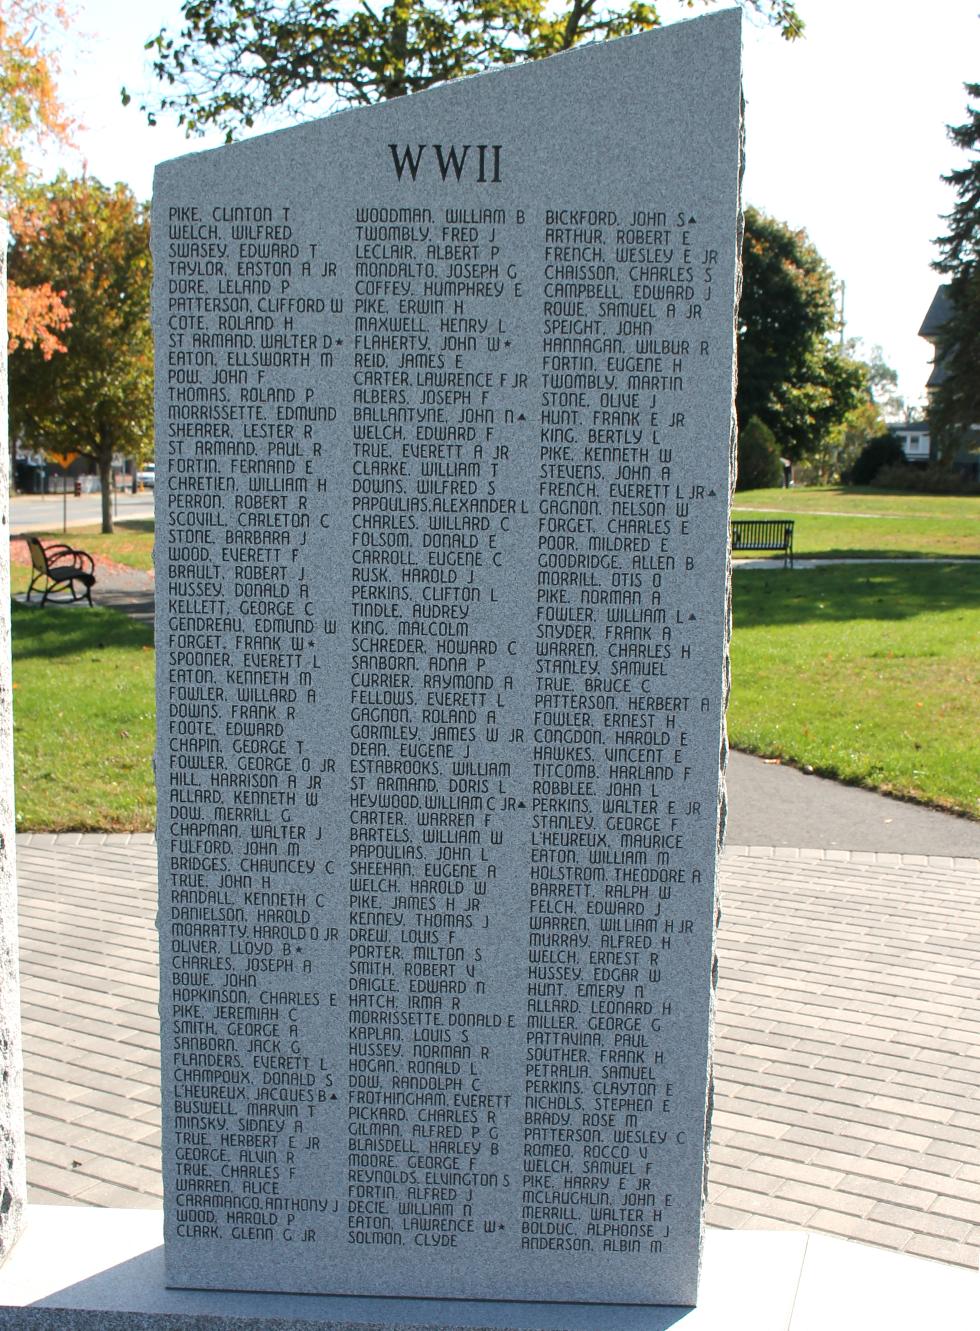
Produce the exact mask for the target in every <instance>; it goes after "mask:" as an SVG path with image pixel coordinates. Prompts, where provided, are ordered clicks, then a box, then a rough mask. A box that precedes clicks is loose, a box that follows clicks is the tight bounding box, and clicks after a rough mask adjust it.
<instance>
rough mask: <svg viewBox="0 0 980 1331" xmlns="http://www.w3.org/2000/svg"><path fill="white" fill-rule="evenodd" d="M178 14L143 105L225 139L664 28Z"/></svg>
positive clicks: (707, 0)
mask: <svg viewBox="0 0 980 1331" xmlns="http://www.w3.org/2000/svg"><path fill="white" fill-rule="evenodd" d="M713 2H714V0H701V3H703V4H711V3H713ZM695 3H696V0H684V4H685V5H686V7H687V8H693V7H694V5H695ZM741 3H744V4H746V5H747V6H749V7H750V8H752V9H754V10H756V11H757V12H759V13H760V14H763V15H765V16H766V17H767V18H769V19H770V21H771V22H772V23H774V24H775V25H777V26H778V27H779V29H780V30H781V32H782V33H783V35H784V36H785V37H788V38H792V37H798V36H799V35H800V34H801V33H802V31H803V23H802V20H801V19H800V17H799V15H798V13H797V12H796V6H795V3H794V0H741ZM181 9H182V15H183V19H184V26H183V28H182V29H181V30H180V32H179V34H178V35H177V36H175V37H174V36H171V35H170V34H169V33H168V31H167V29H166V28H164V29H162V30H161V31H160V32H159V33H158V34H157V36H156V37H154V38H152V39H151V40H150V41H149V42H148V43H147V49H148V50H152V51H153V52H154V61H153V69H154V73H155V74H156V75H157V77H158V78H159V79H161V80H162V81H163V83H164V84H165V85H166V86H167V87H168V88H169V89H171V90H172V91H169V92H167V93H165V95H163V96H162V97H161V98H160V99H159V102H158V103H157V104H156V105H154V106H148V105H146V104H144V105H143V108H142V109H143V110H144V111H145V112H146V113H147V116H148V118H149V120H150V122H151V124H152V123H153V122H154V120H155V117H156V115H157V114H158V112H160V111H176V112H177V114H178V118H179V121H180V123H181V124H182V125H184V126H185V127H186V129H187V132H188V133H197V132H201V131H203V130H204V129H206V128H208V127H217V128H220V129H223V130H224V131H225V134H226V137H227V138H229V139H231V138H232V137H233V135H234V134H235V132H236V131H237V130H238V129H240V128H241V127H242V126H245V127H248V126H251V125H252V124H253V123H254V121H255V119H256V117H257V116H259V115H261V114H263V113H264V112H267V111H270V110H286V111H287V112H299V111H303V110H305V111H308V109H309V108H310V107H311V106H313V105H316V104H317V103H318V102H321V101H322V100H323V98H324V97H332V98H334V99H336V100H339V101H342V102H347V103H350V104H354V105H358V104H367V103H370V102H379V101H385V100H387V99H388V98H392V97H401V96H404V95H405V94H406V93H413V92H419V91H420V90H421V89H423V88H430V87H432V85H433V84H436V83H442V82H445V81H446V80H447V79H455V78H460V77H461V76H462V75H464V74H475V73H478V72H479V71H480V70H483V69H487V68H489V67H490V66H491V65H508V64H513V63H515V62H517V61H521V60H534V59H537V58H538V57H540V56H546V55H553V54H554V53H555V52H557V51H567V50H569V49H570V48H571V47H573V46H576V45H578V44H579V43H580V42H588V41H600V40H604V39H606V38H609V37H619V36H623V35H624V34H626V33H631V32H641V31H643V30H645V29H647V28H653V27H656V26H657V25H658V24H659V23H660V16H659V14H658V12H657V8H656V5H655V4H653V3H648V0H625V3H624V4H622V5H621V6H620V7H616V5H615V4H613V3H610V4H604V3H603V0H559V4H558V6H557V8H552V7H550V6H547V5H546V4H544V3H543V0H390V3H389V4H387V5H386V6H385V7H384V8H378V7H377V6H375V5H374V4H372V3H370V2H369V0H359V3H357V4H355V5H353V6H351V8H350V9H349V10H347V9H345V10H344V11H343V12H342V11H341V10H340V9H338V7H337V6H336V5H335V4H334V3H333V0H254V2H253V3H250V4H243V3H242V0H183V4H182V6H181ZM123 101H124V102H128V101H129V96H128V94H127V92H126V90H125V89H123Z"/></svg>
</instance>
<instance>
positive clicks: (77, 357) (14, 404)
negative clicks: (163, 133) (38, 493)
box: [10, 174, 153, 532]
mask: <svg viewBox="0 0 980 1331" xmlns="http://www.w3.org/2000/svg"><path fill="white" fill-rule="evenodd" d="M15 225H16V234H17V243H16V245H15V246H14V249H13V252H12V254H11V258H10V271H11V275H12V276H13V277H14V278H15V279H16V280H17V281H18V282H19V283H21V284H22V285H24V286H30V285H39V284H41V283H43V282H46V281H52V280H56V281H57V282H58V283H59V284H60V285H61V286H63V287H64V289H65V299H66V300H67V302H68V304H69V306H70V307H71V310H72V322H71V326H70V328H68V329H67V330H66V331H65V334H64V337H65V345H66V351H65V354H64V355H61V356H54V357H49V358H45V356H44V353H43V351H42V349H41V348H40V347H37V346H34V347H25V346H21V347H18V348H17V349H16V350H15V351H14V352H13V354H12V355H11V358H10V418H11V425H12V427H13V428H14V430H16V431H19V432H20V433H21V434H22V435H23V436H24V437H25V438H26V439H29V440H30V442H31V443H32V444H33V445H34V446H35V447H39V448H43V449H46V450H49V451H51V452H57V453H66V452H79V453H82V454H84V455H85V456H87V457H90V458H92V459H94V461H95V462H96V464H97V466H98V469H99V478H100V481H101V484H102V530H103V531H106V532H111V531H112V496H111V478H112V458H113V454H114V453H115V452H117V451H119V450H125V451H127V452H131V453H134V454H137V455H138V454H140V453H143V452H145V451H148V450H149V448H150V447H151V442H152V430H153V352H152V337H151V333H150V316H149V311H150V250H149V231H150V225H149V210H148V209H147V208H145V207H144V206H142V205H141V204H139V203H137V201H136V199H135V198H134V197H133V195H132V194H131V193H130V191H129V190H128V189H127V188H126V186H124V185H115V186H112V187H109V186H107V185H103V184H100V182H99V181H97V180H94V179H92V178H91V177H85V178H83V179H81V180H72V179H69V178H68V177H67V176H65V175H64V174H62V175H59V176H58V178H57V179H56V180H55V181H54V182H53V183H51V184H49V185H44V186H39V187H37V188H36V189H35V190H34V191H33V192H32V194H31V195H30V197H29V198H28V199H26V200H25V201H24V203H23V204H22V205H21V206H20V208H19V209H18V211H17V212H16V213H15Z"/></svg>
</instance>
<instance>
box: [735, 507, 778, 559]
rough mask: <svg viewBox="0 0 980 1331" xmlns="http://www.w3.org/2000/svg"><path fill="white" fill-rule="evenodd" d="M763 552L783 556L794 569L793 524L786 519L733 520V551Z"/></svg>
mask: <svg viewBox="0 0 980 1331" xmlns="http://www.w3.org/2000/svg"><path fill="white" fill-rule="evenodd" d="M736 550H739V551H741V550H761V551H764V552H766V553H770V552H772V553H775V554H781V555H782V556H783V564H784V566H785V565H786V564H788V565H789V567H790V568H792V567H793V524H792V522H788V521H787V520H786V519H785V518H732V551H733V553H734V551H736Z"/></svg>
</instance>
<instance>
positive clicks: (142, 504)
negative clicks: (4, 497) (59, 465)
mask: <svg viewBox="0 0 980 1331" xmlns="http://www.w3.org/2000/svg"><path fill="white" fill-rule="evenodd" d="M113 503H114V512H115V515H116V517H117V518H118V519H119V520H120V521H125V520H126V519H127V518H152V517H153V494H152V493H151V492H149V491H147V492H146V493H144V494H139V495H134V494H120V495H118V496H116V497H115V499H114V501H113ZM64 513H67V517H68V530H69V531H74V529H75V528H76V527H95V526H97V525H99V524H100V523H101V522H102V496H101V495H98V494H93V495H80V496H79V497H78V498H77V499H76V498H75V496H74V495H73V494H69V495H68V498H67V500H63V499H62V497H61V495H60V494H59V495H53V494H52V495H15V496H14V497H13V498H12V499H11V501H10V531H11V533H12V535H15V536H16V535H18V534H19V533H22V532H35V531H36V532H41V531H61V530H62V522H63V514H64Z"/></svg>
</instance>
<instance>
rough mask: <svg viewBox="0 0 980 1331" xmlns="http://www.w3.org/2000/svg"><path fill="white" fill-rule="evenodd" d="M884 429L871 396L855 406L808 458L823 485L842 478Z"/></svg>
mask: <svg viewBox="0 0 980 1331" xmlns="http://www.w3.org/2000/svg"><path fill="white" fill-rule="evenodd" d="M884 428H885V423H884V421H883V420H882V419H881V412H880V411H879V409H878V407H877V405H876V404H875V403H874V402H873V401H872V400H871V398H866V399H865V400H864V401H863V402H859V403H858V405H857V406H856V407H852V408H851V410H850V411H849V412H848V413H847V415H846V416H845V417H844V419H843V420H842V421H840V422H839V423H838V424H837V425H834V426H832V427H831V429H830V430H829V431H828V432H827V434H826V435H825V436H824V438H823V439H822V440H821V441H820V444H819V445H818V446H817V447H816V448H815V449H814V450H813V452H812V453H811V454H810V455H809V457H808V459H807V462H808V463H809V464H810V466H811V467H812V468H813V469H814V470H815V471H816V473H817V478H818V480H819V482H820V484H821V485H827V484H828V483H830V482H832V481H839V480H840V478H841V476H843V475H845V474H847V473H848V472H849V471H850V469H851V468H852V467H853V466H854V462H855V460H856V459H857V456H858V454H859V453H860V452H861V450H862V448H864V446H865V445H866V444H867V443H868V442H869V441H870V440H871V439H874V438H875V437H876V436H877V435H880V434H881V433H882V431H883V430H884Z"/></svg>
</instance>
